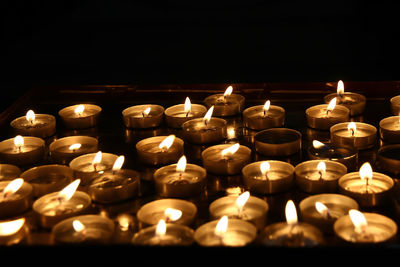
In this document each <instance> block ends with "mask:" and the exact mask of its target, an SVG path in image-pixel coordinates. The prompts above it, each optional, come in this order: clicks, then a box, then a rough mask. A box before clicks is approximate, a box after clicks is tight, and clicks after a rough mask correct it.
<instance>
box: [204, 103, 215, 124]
mask: <svg viewBox="0 0 400 267" xmlns="http://www.w3.org/2000/svg"><path fill="white" fill-rule="evenodd" d="M213 112H214V106H211V108H210V109H209V110H208V111H207V113H206V115H204V118H203V121H204V123H205V124H207V123H209V122H210V120H211V116H212V114H213Z"/></svg>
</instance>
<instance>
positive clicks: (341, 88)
mask: <svg viewBox="0 0 400 267" xmlns="http://www.w3.org/2000/svg"><path fill="white" fill-rule="evenodd" d="M336 92H337V93H338V94H339V95H341V94H343V93H344V84H343V81H342V80H339V82H338V84H337V90H336Z"/></svg>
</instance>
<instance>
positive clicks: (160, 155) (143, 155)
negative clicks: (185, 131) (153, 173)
mask: <svg viewBox="0 0 400 267" xmlns="http://www.w3.org/2000/svg"><path fill="white" fill-rule="evenodd" d="M165 138H167V136H154V137H149V138H146V139H143V140H141V141H139V142H138V143H137V144H136V151H137V154H138V158H139V160H140V161H141V162H144V163H146V164H148V165H164V164H170V163H173V162H177V161H178V160H179V158H180V157H181V156H182V155H183V150H184V147H183V145H184V142H183V140H182V139H180V138H178V137H175V139H174V141H173V143H172V145H171V146H170V147H169V148H160V147H159V145H160V143H161V142H162V141H163V140H164V139H165Z"/></svg>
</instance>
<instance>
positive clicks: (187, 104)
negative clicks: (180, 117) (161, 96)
mask: <svg viewBox="0 0 400 267" xmlns="http://www.w3.org/2000/svg"><path fill="white" fill-rule="evenodd" d="M191 109H192V104H191V103H190V99H189V97H186V100H185V108H184V112H185V113H190V111H191Z"/></svg>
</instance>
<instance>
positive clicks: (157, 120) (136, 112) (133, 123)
mask: <svg viewBox="0 0 400 267" xmlns="http://www.w3.org/2000/svg"><path fill="white" fill-rule="evenodd" d="M148 108H150V111H149V113H148V114H146V113H147V111H148ZM122 117H123V120H124V124H125V126H126V127H128V128H142V129H143V128H153V127H157V126H159V125H160V124H161V122H162V121H163V118H164V108H163V107H162V106H160V105H152V104H146V105H137V106H132V107H129V108H126V109H124V110H123V111H122Z"/></svg>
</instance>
